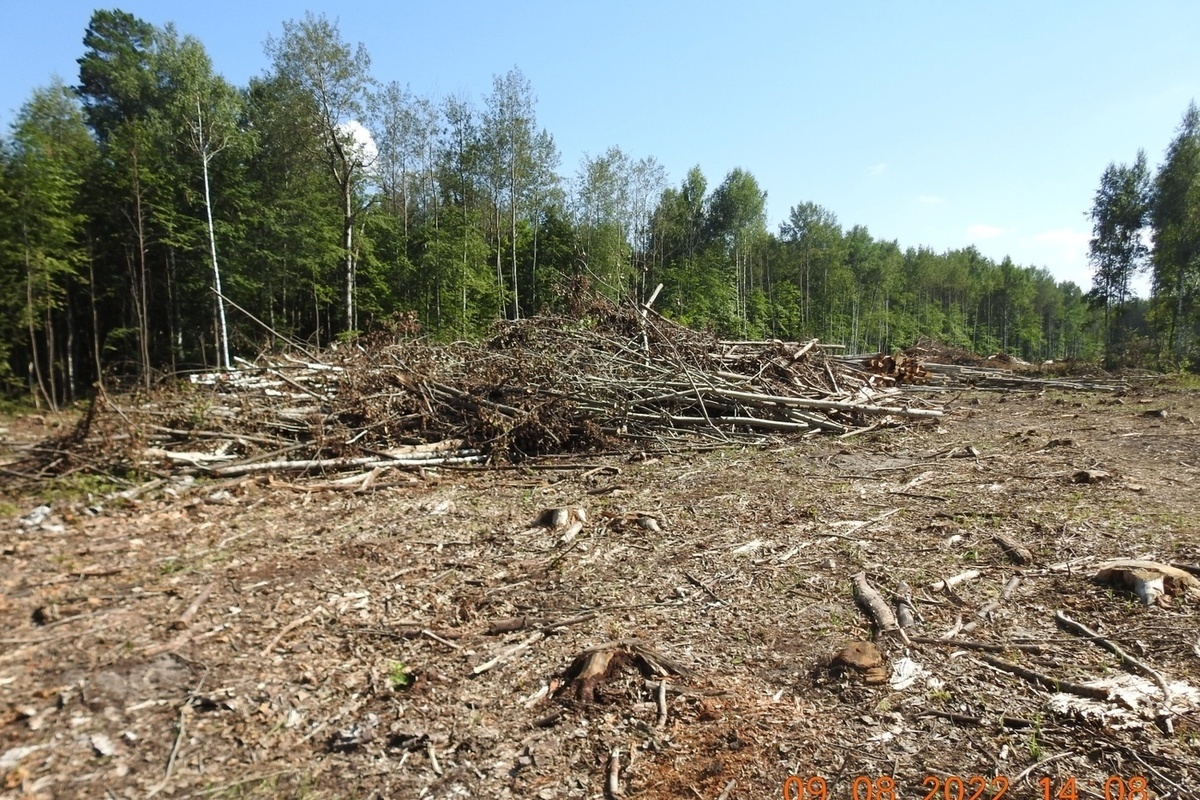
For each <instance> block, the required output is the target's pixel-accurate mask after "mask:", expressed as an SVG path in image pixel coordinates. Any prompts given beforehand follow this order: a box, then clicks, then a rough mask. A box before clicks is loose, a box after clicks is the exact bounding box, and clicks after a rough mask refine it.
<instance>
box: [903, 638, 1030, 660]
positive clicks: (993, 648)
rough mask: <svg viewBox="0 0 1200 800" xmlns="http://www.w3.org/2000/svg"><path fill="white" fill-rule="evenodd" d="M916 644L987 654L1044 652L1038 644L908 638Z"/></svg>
mask: <svg viewBox="0 0 1200 800" xmlns="http://www.w3.org/2000/svg"><path fill="white" fill-rule="evenodd" d="M909 638H910V639H911V640H912V641H914V642H916V643H918V644H937V645H943V646H945V647H961V648H962V649H963V650H982V651H984V652H987V653H1003V652H1004V651H1006V650H1020V651H1022V652H1025V653H1033V654H1035V655H1038V654H1041V653H1044V652H1046V648H1045V647H1043V646H1042V645H1040V644H1023V643H1022V644H1013V643H1010V644H993V643H991V642H973V641H970V640H968V639H934V638H932V637H929V636H910V637H909Z"/></svg>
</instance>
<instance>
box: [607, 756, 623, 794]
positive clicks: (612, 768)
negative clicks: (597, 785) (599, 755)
mask: <svg viewBox="0 0 1200 800" xmlns="http://www.w3.org/2000/svg"><path fill="white" fill-rule="evenodd" d="M608 796H609V797H610V798H614V799H615V798H617V797H620V796H621V750H620V748H617V747H614V748H613V749H612V752H611V753H609V755H608Z"/></svg>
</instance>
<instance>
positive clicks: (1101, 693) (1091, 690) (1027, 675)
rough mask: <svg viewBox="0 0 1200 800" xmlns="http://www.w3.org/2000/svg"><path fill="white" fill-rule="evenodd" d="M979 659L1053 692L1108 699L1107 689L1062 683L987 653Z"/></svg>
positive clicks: (1068, 682)
mask: <svg viewBox="0 0 1200 800" xmlns="http://www.w3.org/2000/svg"><path fill="white" fill-rule="evenodd" d="M979 657H980V658H981V659H982V660H984V661H986V662H987V663H988V664H991V665H992V666H993V667H995V668H996V669H998V670H1002V671H1004V672H1008V673H1010V674H1012V675H1016V676H1017V677H1018V678H1024V679H1025V680H1027V681H1029V682H1030V683H1032V684H1033V685H1034V686H1037V687H1039V688H1042V689H1046V690H1048V691H1051V692H1066V693H1067V694H1074V695H1078V696H1079V697H1090V698H1091V699H1093V700H1107V699H1108V691H1107V690H1106V689H1101V688H1099V687H1096V686H1084V685H1083V684H1079V683H1071V682H1070V681H1060V680H1058V679H1057V678H1052V677H1050V676H1049V675H1045V674H1043V673H1041V672H1036V671H1034V670H1031V669H1027V668H1025V667H1022V666H1020V665H1018V664H1013V663H1011V662H1008V661H1005V660H1004V659H1002V658H996V657H995V656H992V655H988V654H987V653H980V654H979Z"/></svg>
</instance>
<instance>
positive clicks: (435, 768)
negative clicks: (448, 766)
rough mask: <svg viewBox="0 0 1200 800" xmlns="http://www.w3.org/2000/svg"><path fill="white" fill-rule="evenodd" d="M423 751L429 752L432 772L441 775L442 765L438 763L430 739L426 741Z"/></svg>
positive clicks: (435, 751) (442, 773)
mask: <svg viewBox="0 0 1200 800" xmlns="http://www.w3.org/2000/svg"><path fill="white" fill-rule="evenodd" d="M425 752H426V753H428V754H429V766H430V767H432V768H433V774H434V775H437V776H438V777H439V778H440V777H442V775H444V774H445V773H444V772H443V771H442V765H441V764H439V763H438V757H437V750H435V749H434V747H433V742H432V741H429V742H426V744H425Z"/></svg>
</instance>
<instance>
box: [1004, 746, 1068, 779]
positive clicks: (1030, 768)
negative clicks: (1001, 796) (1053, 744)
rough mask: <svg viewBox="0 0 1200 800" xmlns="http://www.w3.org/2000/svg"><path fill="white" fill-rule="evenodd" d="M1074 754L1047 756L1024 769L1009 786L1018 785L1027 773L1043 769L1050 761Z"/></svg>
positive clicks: (1064, 753) (1065, 753)
mask: <svg viewBox="0 0 1200 800" xmlns="http://www.w3.org/2000/svg"><path fill="white" fill-rule="evenodd" d="M1074 754H1075V751H1074V750H1067V751H1065V752H1062V753H1056V754H1055V755H1052V756H1047V757H1046V758H1043V759H1042V760H1041V761H1038V762H1036V763H1034V764H1030V765H1029V766H1028V767H1026V768H1025V769H1024V770H1022V772H1021V774H1020V775H1018V776H1017V777H1015V778H1013V779H1012V781H1011V784H1010V785H1012V786H1016V785H1017V784H1018V783H1020V782H1021V781H1022V780H1024V779H1025V777H1026V776H1028V775H1029V773H1031V772H1033V771H1034V770H1035V769H1037V768H1038V767H1044V766H1046V765H1047V764H1049V763H1050V762H1051V761H1058V760H1059V759H1060V758H1066V757H1067V756H1070V755H1074Z"/></svg>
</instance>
